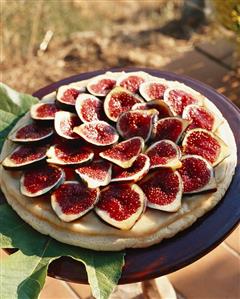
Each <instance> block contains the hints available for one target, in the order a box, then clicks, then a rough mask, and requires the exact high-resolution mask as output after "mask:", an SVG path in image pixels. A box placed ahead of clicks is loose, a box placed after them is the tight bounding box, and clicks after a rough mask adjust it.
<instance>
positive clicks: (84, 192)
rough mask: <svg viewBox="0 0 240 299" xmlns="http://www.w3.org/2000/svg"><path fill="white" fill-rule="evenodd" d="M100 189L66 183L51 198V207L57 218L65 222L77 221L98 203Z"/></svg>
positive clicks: (70, 182)
mask: <svg viewBox="0 0 240 299" xmlns="http://www.w3.org/2000/svg"><path fill="white" fill-rule="evenodd" d="M98 198H99V189H97V188H96V189H90V188H87V187H86V185H84V184H82V183H79V182H77V181H66V182H64V183H63V184H62V185H61V186H60V187H58V188H57V189H56V190H55V191H54V192H53V194H52V196H51V205H52V208H53V210H54V211H55V213H56V214H57V216H58V217H59V218H60V219H61V220H63V221H65V222H70V221H73V220H76V219H78V218H80V217H82V216H83V215H85V214H86V213H87V212H89V211H90V210H91V209H93V207H94V205H95V204H96V203H97V201H98Z"/></svg>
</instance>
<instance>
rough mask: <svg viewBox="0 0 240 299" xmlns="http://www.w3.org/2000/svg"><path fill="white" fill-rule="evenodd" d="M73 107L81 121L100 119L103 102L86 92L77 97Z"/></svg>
mask: <svg viewBox="0 0 240 299" xmlns="http://www.w3.org/2000/svg"><path fill="white" fill-rule="evenodd" d="M75 108H76V111H77V114H78V116H79V118H80V119H81V121H82V122H83V123H86V122H91V121H95V120H100V119H101V118H102V116H103V102H102V101H100V100H99V99H98V98H96V97H95V96H93V95H90V94H87V93H81V94H80V95H79V96H78V97H77V100H76V104H75Z"/></svg>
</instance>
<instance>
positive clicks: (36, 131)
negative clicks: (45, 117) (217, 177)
mask: <svg viewBox="0 0 240 299" xmlns="http://www.w3.org/2000/svg"><path fill="white" fill-rule="evenodd" d="M52 134H53V129H52V128H51V127H49V126H42V125H41V126H40V125H39V124H37V123H31V124H28V125H26V126H23V127H21V128H20V129H18V130H17V131H15V132H13V133H12V134H11V135H10V136H9V137H8V138H9V139H10V140H12V141H15V142H23V143H28V142H37V141H42V140H44V139H47V138H49V137H50V136H52Z"/></svg>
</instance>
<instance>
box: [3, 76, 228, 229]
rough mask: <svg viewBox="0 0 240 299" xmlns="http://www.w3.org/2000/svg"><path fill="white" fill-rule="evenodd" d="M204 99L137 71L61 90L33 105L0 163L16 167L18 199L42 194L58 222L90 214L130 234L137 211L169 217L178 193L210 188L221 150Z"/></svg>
mask: <svg viewBox="0 0 240 299" xmlns="http://www.w3.org/2000/svg"><path fill="white" fill-rule="evenodd" d="M86 85H87V86H86ZM137 93H139V94H140V95H139V94H137ZM204 99H205V98H204V96H202V95H201V94H199V93H198V92H197V91H194V90H193V89H191V88H190V87H186V86H184V85H183V84H181V83H177V82H172V81H167V80H165V79H161V78H156V80H155V79H154V77H152V76H150V75H148V74H146V73H144V72H137V73H136V72H131V73H121V74H120V75H119V76H118V77H117V76H116V75H115V74H113V73H106V74H104V75H100V76H97V77H95V78H92V79H91V80H90V81H89V83H88V84H87V83H86V82H85V81H82V82H78V83H74V84H70V85H66V86H61V87H60V88H59V89H58V91H57V98H56V100H48V101H46V100H45V102H42V103H38V104H35V105H34V106H32V108H31V110H30V117H31V119H32V120H33V121H32V122H31V123H30V122H29V123H28V124H25V125H24V126H22V127H20V128H19V129H18V130H15V131H14V132H13V133H11V134H10V136H9V139H10V140H11V141H13V142H19V143H21V145H18V146H17V147H16V148H15V150H14V151H13V152H12V153H10V154H9V155H8V156H7V157H6V158H5V159H4V160H3V161H2V162H1V164H2V166H3V167H4V169H6V170H8V171H11V170H12V171H15V170H23V173H22V175H21V179H20V192H21V193H22V194H23V195H25V196H28V197H39V196H42V195H45V194H47V193H49V194H50V195H49V196H48V198H49V200H50V201H51V206H52V209H53V211H54V212H55V213H56V215H57V216H58V217H59V219H61V220H62V221H66V222H70V221H74V220H76V219H78V218H80V217H82V216H83V215H85V214H86V213H87V212H88V211H90V210H92V209H94V211H95V212H96V214H97V215H98V216H99V217H100V218H101V219H102V220H103V221H105V222H106V224H109V225H111V226H113V227H115V228H118V229H122V230H129V229H131V228H132V227H133V226H134V224H135V223H136V221H138V220H139V218H140V217H141V215H142V214H143V213H144V211H145V208H146V206H147V207H149V208H151V209H156V210H161V211H164V212H172V213H174V212H176V211H177V210H179V209H180V207H181V200H182V196H183V193H184V194H188V193H198V192H202V191H204V192H206V191H208V192H214V191H215V190H216V188H217V184H216V181H215V178H214V167H215V166H216V165H218V164H219V163H220V162H221V161H223V160H224V159H225V158H226V157H227V156H228V154H229V151H228V148H227V145H226V144H225V143H224V141H223V140H221V139H220V138H219V137H218V136H217V135H216V134H215V133H213V132H218V131H217V130H216V129H217V128H218V127H219V126H220V125H221V122H222V119H221V117H220V116H219V115H220V114H219V115H218V116H216V115H215V113H213V112H212V111H210V110H208V108H206V107H207V106H206V107H205V106H203V104H204V103H205V101H204ZM144 100H145V101H146V102H144ZM69 111H71V112H69ZM73 112H75V113H73ZM44 120H45V121H46V122H44ZM53 120H54V121H53ZM50 137H51V138H50ZM40 142H41V143H40ZM44 142H45V144H44ZM38 143H40V144H38ZM145 145H146V147H147V148H145ZM36 166H38V168H37V167H36ZM44 198H45V196H44ZM46 198H47V197H46ZM50 198H51V199H50Z"/></svg>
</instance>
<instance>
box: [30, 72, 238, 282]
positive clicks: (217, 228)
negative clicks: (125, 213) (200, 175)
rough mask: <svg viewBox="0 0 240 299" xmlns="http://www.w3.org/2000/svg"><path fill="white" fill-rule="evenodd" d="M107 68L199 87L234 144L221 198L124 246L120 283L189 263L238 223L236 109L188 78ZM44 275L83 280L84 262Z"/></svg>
mask: <svg viewBox="0 0 240 299" xmlns="http://www.w3.org/2000/svg"><path fill="white" fill-rule="evenodd" d="M106 71H107V70H101V71H95V72H88V73H83V74H79V75H76V76H73V77H70V78H66V79H64V80H61V81H58V82H56V83H53V84H51V85H49V86H46V87H44V88H42V89H40V90H38V91H36V92H35V93H34V94H33V95H34V96H36V97H38V98H42V97H43V96H45V95H47V94H49V93H51V92H53V91H55V90H56V89H57V88H58V87H59V86H61V85H64V84H69V83H72V82H75V81H81V80H85V79H88V78H91V77H94V76H97V75H100V74H102V73H105V72H106ZM110 71H126V72H130V71H145V72H148V73H150V74H151V75H153V76H156V77H161V78H165V79H167V80H177V81H179V82H183V83H185V84H186V85H188V86H190V87H192V88H193V89H195V90H197V91H199V92H200V93H202V94H203V95H205V96H206V97H207V98H209V99H210V100H211V101H212V102H213V103H214V104H215V105H216V106H217V107H218V109H219V110H220V111H221V112H222V114H223V116H224V117H225V118H226V119H227V121H228V123H229V125H230V127H231V129H232V131H233V133H234V135H235V140H236V143H237V148H238V163H237V167H236V171H235V175H234V177H233V180H232V183H231V185H230V187H229V189H228V190H227V192H226V194H225V196H224V197H223V198H222V200H221V202H220V203H219V204H218V205H217V206H216V207H215V208H213V210H211V211H210V212H208V213H207V214H205V215H204V216H203V217H201V218H200V219H198V220H197V221H196V222H195V223H194V224H193V225H192V226H191V227H189V228H188V229H186V230H184V231H183V232H181V233H178V234H177V235H176V236H174V237H173V238H171V239H168V240H163V241H162V242H161V243H159V244H157V245H154V246H151V247H148V248H143V249H128V250H126V252H127V254H126V263H125V266H124V268H123V272H122V277H121V279H120V282H119V283H120V284H121V283H122V284H123V283H131V282H138V281H142V280H147V279H151V278H156V277H159V276H161V275H165V274H168V273H170V272H173V271H176V270H178V269H180V268H182V267H184V266H187V265H189V264H190V263H192V262H194V261H196V260H197V259H199V258H201V257H202V256H203V255H205V254H206V253H208V252H209V251H211V250H212V249H214V248H215V247H216V246H217V245H218V244H220V243H221V242H222V241H223V240H224V239H225V238H226V237H227V236H228V235H229V234H230V232H231V231H232V230H233V229H234V228H235V226H236V225H237V224H238V222H239V219H240V206H239V196H240V195H239V194H240V153H239V151H240V110H239V109H238V108H237V107H236V106H234V104H232V103H231V102H230V101H229V100H228V99H226V98H225V97H224V96H223V95H221V94H219V93H217V92H216V91H215V90H214V89H213V88H211V87H209V86H207V85H205V84H203V83H201V82H199V81H196V80H194V79H191V78H187V77H184V76H179V75H176V74H173V73H169V72H161V71H157V70H152V69H143V68H141V69H140V68H131V69H130V68H129V69H111V70H110ZM106 254H107V252H106ZM48 275H49V276H52V277H55V278H59V279H63V280H67V281H72V282H78V283H87V274H86V271H85V268H84V266H83V265H82V264H81V263H80V262H77V261H75V260H72V259H70V258H61V259H59V260H56V261H54V262H53V263H52V264H51V265H50V267H49V270H48Z"/></svg>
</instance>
